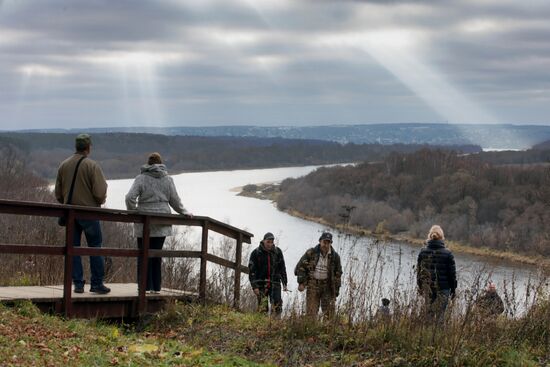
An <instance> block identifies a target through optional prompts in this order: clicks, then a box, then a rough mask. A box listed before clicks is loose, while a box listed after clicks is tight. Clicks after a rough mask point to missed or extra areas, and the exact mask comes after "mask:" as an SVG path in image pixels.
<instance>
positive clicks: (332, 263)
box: [294, 232, 342, 318]
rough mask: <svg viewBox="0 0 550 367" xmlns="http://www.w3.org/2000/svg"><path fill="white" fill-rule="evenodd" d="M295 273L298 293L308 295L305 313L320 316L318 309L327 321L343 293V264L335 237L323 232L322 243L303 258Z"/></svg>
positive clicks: (320, 239)
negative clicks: (336, 246) (334, 241)
mask: <svg viewBox="0 0 550 367" xmlns="http://www.w3.org/2000/svg"><path fill="white" fill-rule="evenodd" d="M294 274H295V275H296V276H297V277H298V290H299V291H300V292H303V291H304V289H306V288H307V293H306V314H307V315H308V316H313V317H315V316H317V313H318V312H319V306H321V310H322V311H323V314H324V316H325V317H326V318H330V317H332V315H334V311H335V304H336V298H337V297H338V295H339V294H340V285H341V279H342V264H341V262H340V255H338V253H337V252H336V251H334V248H332V234H331V233H329V232H324V233H323V234H322V235H321V237H320V238H319V244H318V245H317V246H315V247H312V248H310V249H309V250H307V251H306V253H305V254H304V255H303V256H302V258H301V259H300V261H299V262H298V264H297V265H296V268H295V269H294Z"/></svg>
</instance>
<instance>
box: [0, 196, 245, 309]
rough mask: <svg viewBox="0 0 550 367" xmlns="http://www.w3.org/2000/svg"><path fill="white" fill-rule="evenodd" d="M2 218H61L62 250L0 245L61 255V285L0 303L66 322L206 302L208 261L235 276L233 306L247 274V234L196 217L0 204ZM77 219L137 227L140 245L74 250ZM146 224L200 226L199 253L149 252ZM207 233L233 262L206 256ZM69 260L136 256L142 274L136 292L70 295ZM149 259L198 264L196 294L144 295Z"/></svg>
mask: <svg viewBox="0 0 550 367" xmlns="http://www.w3.org/2000/svg"><path fill="white" fill-rule="evenodd" d="M4 214H14V215H25V216H39V217H57V218H59V217H62V216H64V217H65V218H66V222H67V226H66V227H65V244H62V245H57V246H51V245H46V244H33V245H21V244H4V243H0V254H27V255H33V254H34V255H47V256H63V257H64V259H65V262H64V263H65V265H64V281H63V285H52V286H41V287H0V302H3V303H14V302H15V301H17V300H23V299H27V300H31V301H32V302H33V303H35V304H37V305H38V306H39V307H40V308H41V309H43V310H44V311H49V312H55V313H60V314H64V315H65V316H66V317H135V316H140V315H143V314H146V313H150V312H156V311H158V310H159V309H160V308H162V305H163V304H165V303H166V301H168V300H174V299H176V300H186V301H191V300H199V301H200V302H206V286H207V281H206V280H207V279H206V278H207V263H208V262H213V263H215V264H218V265H221V266H224V267H228V268H231V269H233V270H234V271H235V277H234V279H235V281H234V291H233V306H234V307H236V308H238V307H239V301H240V289H241V274H242V273H245V274H247V273H248V268H247V267H246V266H243V265H242V244H243V242H244V243H251V238H252V237H253V235H252V234H251V233H249V232H246V231H244V230H242V229H239V228H236V227H233V226H230V225H228V224H226V223H223V222H220V221H217V220H215V219H212V218H209V217H202V216H196V217H191V218H190V217H185V216H181V215H172V214H158V213H143V212H136V211H126V210H113V209H102V208H91V207H83V206H74V205H60V204H50V203H35V202H24V201H11V200H0V215H4ZM77 219H83V220H100V221H111V222H122V223H141V224H143V234H142V238H143V241H142V243H143V246H142V248H141V249H137V248H135V249H122V248H112V247H101V248H97V247H94V248H92V247H84V246H83V247H80V246H74V244H73V235H74V229H75V228H74V223H75V220H77ZM152 224H165V225H183V226H197V227H202V237H201V250H200V251H180V250H150V249H149V242H150V226H151V225H152ZM209 231H213V232H217V233H219V234H222V235H224V236H226V237H229V238H232V239H234V240H235V241H236V252H235V261H230V260H227V259H223V258H221V257H218V256H216V255H213V254H210V253H208V233H209ZM73 256H111V257H136V258H137V259H138V262H139V264H140V265H141V269H143V271H142V272H141V273H140V278H139V287H138V284H135V283H129V284H121V283H111V284H109V285H108V286H109V287H110V288H111V289H112V291H111V293H109V294H106V295H98V294H95V293H89V292H88V290H89V286H86V287H85V293H83V294H73V292H72V276H71V274H72V264H73ZM150 257H178V258H197V259H200V276H199V285H198V290H199V292H198V294H194V293H190V292H185V291H181V290H175V289H164V290H163V291H161V293H160V294H146V293H145V284H146V276H147V266H148V261H147V260H148V258H150Z"/></svg>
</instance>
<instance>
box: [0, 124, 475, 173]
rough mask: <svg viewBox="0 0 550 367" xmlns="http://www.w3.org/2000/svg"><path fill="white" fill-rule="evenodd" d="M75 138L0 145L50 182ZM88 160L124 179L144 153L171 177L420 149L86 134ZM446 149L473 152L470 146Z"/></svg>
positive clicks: (50, 136)
mask: <svg viewBox="0 0 550 367" xmlns="http://www.w3.org/2000/svg"><path fill="white" fill-rule="evenodd" d="M74 138H75V134H66V133H30V132H25V133H2V134H0V144H4V145H11V146H16V147H17V148H18V149H19V151H20V152H22V153H24V154H25V155H26V158H25V162H26V167H27V169H28V170H29V171H31V172H33V173H35V174H36V175H38V176H40V177H44V178H49V179H51V178H54V177H55V175H56V172H57V168H58V166H59V163H60V162H61V161H62V160H63V159H65V158H66V157H67V156H69V155H70V154H71V153H72V152H73V151H74ZM92 140H93V147H92V156H91V157H92V158H93V159H94V160H96V161H98V162H99V164H100V165H101V167H102V168H103V171H104V172H105V175H106V176H107V177H108V178H110V179H112V178H129V177H134V176H136V175H137V174H138V173H139V167H140V166H141V165H142V164H144V163H145V161H146V158H147V156H148V155H149V153H151V152H154V151H157V152H159V153H161V155H162V156H163V158H164V161H165V163H166V165H167V166H168V169H169V170H170V172H172V173H176V172H183V171H209V170H228V169H252V168H267V167H284V166H298V165H320V164H329V163H342V162H357V161H365V160H368V161H373V160H381V159H382V158H384V157H385V156H387V155H388V154H390V153H391V152H392V151H400V152H413V151H416V150H419V149H422V148H423V147H426V145H406V144H394V145H381V144H353V143H350V144H339V143H336V142H328V141H321V140H300V139H283V138H258V137H201V136H170V135H155V134H141V133H98V134H93V135H92ZM449 149H455V150H459V151H461V152H464V153H473V152H479V151H480V150H481V148H480V147H478V146H474V145H464V146H453V147H449Z"/></svg>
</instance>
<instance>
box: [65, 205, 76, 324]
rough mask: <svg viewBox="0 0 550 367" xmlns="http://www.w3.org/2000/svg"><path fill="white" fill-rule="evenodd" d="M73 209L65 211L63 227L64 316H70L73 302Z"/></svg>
mask: <svg viewBox="0 0 550 367" xmlns="http://www.w3.org/2000/svg"><path fill="white" fill-rule="evenodd" d="M74 221H75V215H74V210H73V209H69V210H68V211H67V218H66V227H65V273H64V275H63V308H64V312H65V317H67V318H69V317H71V316H72V311H73V302H72V299H71V291H72V290H71V287H72V283H73V282H72V280H73V253H74V251H73V250H74V226H75V223H74Z"/></svg>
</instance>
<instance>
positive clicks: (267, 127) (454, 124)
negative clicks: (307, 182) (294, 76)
mask: <svg viewBox="0 0 550 367" xmlns="http://www.w3.org/2000/svg"><path fill="white" fill-rule="evenodd" d="M383 125H409V126H411V125H421V126H426V125H448V126H515V127H540V126H546V127H550V122H549V123H548V124H543V123H529V124H518V123H450V122H378V123H361V124H321V125H265V126H264V125H248V124H243V125H207V126H200V125H170V126H150V125H144V126H141V125H134V126H99V127H80V128H79V127H42V128H25V129H2V128H0V131H2V132H37V131H47V130H50V131H52V130H56V131H74V130H107V129H110V130H116V129H155V130H163V129H174V128H190V129H192V128H204V129H214V128H239V127H241V128H242V127H253V128H266V129H269V128H295V129H301V128H314V127H340V128H345V127H355V126H383Z"/></svg>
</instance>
